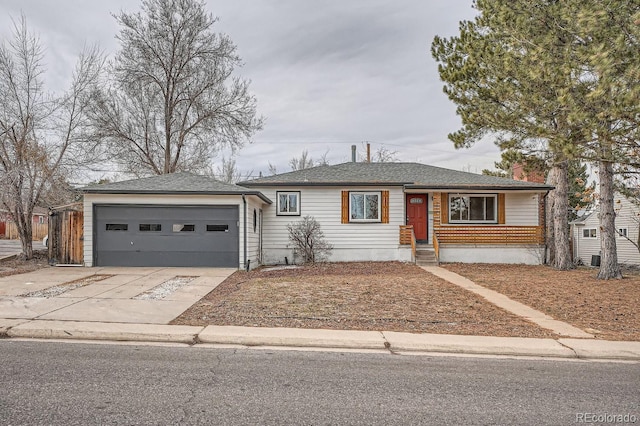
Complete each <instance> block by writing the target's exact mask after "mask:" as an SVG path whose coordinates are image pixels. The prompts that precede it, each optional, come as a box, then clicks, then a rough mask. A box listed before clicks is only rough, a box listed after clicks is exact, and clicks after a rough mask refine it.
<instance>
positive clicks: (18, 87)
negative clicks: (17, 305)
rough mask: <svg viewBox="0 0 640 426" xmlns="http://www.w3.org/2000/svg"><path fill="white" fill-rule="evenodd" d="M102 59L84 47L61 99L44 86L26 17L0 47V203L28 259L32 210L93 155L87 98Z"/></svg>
mask: <svg viewBox="0 0 640 426" xmlns="http://www.w3.org/2000/svg"><path fill="white" fill-rule="evenodd" d="M102 64H103V60H102V57H101V55H100V53H99V51H98V49H97V48H92V49H86V50H85V52H84V53H82V54H81V55H80V57H79V60H78V63H77V65H76V68H75V71H74V72H73V76H72V82H71V87H70V89H69V90H68V91H67V92H66V93H64V94H62V95H61V96H54V95H52V94H49V93H47V91H46V90H45V87H44V82H43V74H44V71H45V69H44V58H43V50H42V47H41V45H40V41H39V39H38V37H36V36H35V35H33V34H31V33H29V31H28V29H27V23H26V19H25V18H24V17H22V19H21V20H20V22H19V23H14V33H13V35H12V37H11V38H10V39H9V40H8V41H5V42H3V43H2V45H1V46H0V99H1V101H0V202H1V203H2V207H3V208H4V209H6V210H7V211H9V212H10V215H11V218H12V219H13V220H14V221H15V223H16V227H17V230H18V234H19V236H20V241H21V243H22V254H23V256H24V257H25V258H27V259H29V258H31V257H33V243H32V236H33V229H32V215H33V209H34V207H35V206H37V205H38V204H39V202H40V201H41V199H42V197H43V194H45V193H49V194H51V193H53V189H55V188H54V187H55V186H56V185H58V184H59V183H60V182H64V181H65V177H67V176H71V175H72V173H74V172H75V171H76V170H77V168H78V167H79V166H80V165H81V164H82V162H83V161H88V157H89V155H90V154H91V153H92V152H94V149H93V146H92V145H91V144H90V140H89V139H88V138H87V132H86V124H87V123H86V110H87V107H88V105H89V99H88V94H89V92H90V90H91V87H92V85H93V82H94V81H96V80H97V79H98V76H99V73H100V68H101V66H102Z"/></svg>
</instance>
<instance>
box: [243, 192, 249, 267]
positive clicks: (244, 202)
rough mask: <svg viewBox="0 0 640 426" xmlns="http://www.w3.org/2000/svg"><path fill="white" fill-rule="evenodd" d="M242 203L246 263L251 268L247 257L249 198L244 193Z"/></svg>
mask: <svg viewBox="0 0 640 426" xmlns="http://www.w3.org/2000/svg"><path fill="white" fill-rule="evenodd" d="M242 204H243V205H244V208H243V211H244V229H243V231H242V235H243V240H244V244H243V245H244V265H245V269H246V270H247V271H248V270H249V260H248V259H247V199H246V197H245V195H244V194H242Z"/></svg>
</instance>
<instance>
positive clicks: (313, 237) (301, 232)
mask: <svg viewBox="0 0 640 426" xmlns="http://www.w3.org/2000/svg"><path fill="white" fill-rule="evenodd" d="M287 230H288V231H289V241H291V243H292V244H293V247H294V254H296V255H300V256H302V260H303V262H304V263H316V262H322V261H325V260H327V258H328V256H329V254H330V253H331V250H332V249H333V246H332V245H331V244H329V243H328V242H327V241H326V240H325V239H324V233H323V232H322V230H321V229H320V224H319V223H318V221H317V220H316V219H315V218H314V217H312V216H305V217H304V218H303V219H302V220H300V221H298V222H294V223H290V224H288V225H287Z"/></svg>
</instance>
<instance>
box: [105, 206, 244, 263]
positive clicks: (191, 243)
mask: <svg viewBox="0 0 640 426" xmlns="http://www.w3.org/2000/svg"><path fill="white" fill-rule="evenodd" d="M94 226H95V232H94V236H95V243H94V250H95V251H94V253H95V265H97V266H225V267H235V268H237V267H238V245H239V244H238V241H239V233H238V206H215V207H213V206H193V207H184V206H122V205H119V206H95V209H94Z"/></svg>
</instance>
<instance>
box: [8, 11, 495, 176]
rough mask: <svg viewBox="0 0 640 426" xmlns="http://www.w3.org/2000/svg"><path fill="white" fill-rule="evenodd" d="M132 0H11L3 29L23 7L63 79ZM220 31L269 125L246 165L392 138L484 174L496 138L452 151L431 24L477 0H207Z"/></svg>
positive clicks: (425, 159) (396, 144)
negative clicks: (235, 50) (80, 54)
mask: <svg viewBox="0 0 640 426" xmlns="http://www.w3.org/2000/svg"><path fill="white" fill-rule="evenodd" d="M138 7H139V2H137V1H131V0H130V1H124V0H107V1H83V0H56V1H51V0H2V2H1V3H0V35H1V36H2V37H3V38H6V36H7V35H8V34H9V32H10V30H11V26H12V23H11V19H12V18H13V19H19V16H20V13H21V12H22V13H24V15H25V16H26V18H27V22H28V25H29V27H30V29H31V30H32V31H34V32H36V33H38V34H39V35H40V39H41V42H42V44H43V45H44V46H45V48H46V51H47V56H46V60H47V68H48V73H47V75H46V82H47V85H48V87H49V88H51V89H59V88H63V87H64V86H65V85H66V83H67V82H68V78H69V76H70V73H71V70H72V67H73V64H74V62H75V59H76V57H77V54H78V52H79V51H80V50H81V48H82V46H83V45H84V44H93V43H98V44H99V45H100V46H101V48H102V49H103V50H104V51H105V53H106V54H108V55H109V56H113V54H114V53H115V52H116V51H117V50H118V48H119V46H118V43H117V41H116V40H115V35H116V33H117V32H118V26H117V25H116V23H115V20H114V18H113V17H112V16H111V13H114V12H117V11H119V10H120V9H124V10H127V11H133V10H136V9H138ZM208 9H209V11H210V12H211V13H213V14H214V15H215V16H217V17H218V18H219V22H218V24H217V26H216V29H217V31H220V32H224V33H227V34H228V35H229V36H230V37H231V39H232V40H233V41H234V42H235V43H236V45H237V47H238V52H239V54H240V56H241V57H242V59H243V61H244V66H243V67H242V68H240V69H239V70H238V74H239V75H240V76H242V77H243V78H246V79H249V80H251V82H252V83H251V88H252V92H253V93H254V94H255V96H256V97H257V100H258V110H259V113H260V114H261V115H263V116H264V117H265V118H266V124H265V126H264V129H263V130H262V131H261V132H259V133H257V134H256V135H255V136H254V137H253V142H252V143H251V144H249V145H246V146H245V147H244V148H243V149H242V150H240V151H239V152H238V155H237V165H238V168H239V169H240V170H241V171H244V172H248V171H250V170H253V171H254V173H255V174H257V173H258V172H260V171H262V172H263V173H266V172H267V169H268V163H269V162H271V163H272V164H273V165H275V166H276V167H277V169H278V172H284V171H289V166H288V160H289V159H290V158H291V157H294V156H299V155H300V153H301V152H302V150H303V149H307V150H308V151H309V152H310V154H311V156H312V157H313V158H318V157H320V156H321V155H322V154H324V153H325V152H326V151H329V153H328V159H329V161H330V162H332V163H338V162H344V161H349V160H350V156H351V154H350V153H351V148H350V147H351V145H353V144H355V145H358V149H359V150H361V149H362V143H363V142H365V141H368V142H370V143H371V145H372V150H373V151H375V150H376V149H378V148H379V147H380V146H381V145H384V146H385V147H386V148H387V149H389V150H391V151H397V158H398V159H399V160H400V161H418V162H422V163H426V164H431V165H436V166H441V167H447V168H451V169H456V170H467V171H472V172H478V173H480V172H481V170H482V169H483V168H493V163H494V162H495V161H497V160H499V151H498V149H497V148H496V147H495V146H494V145H493V143H492V142H491V141H483V142H482V143H479V144H477V145H476V146H475V147H474V148H472V149H468V150H455V149H454V148H453V143H452V142H450V141H449V139H448V138H447V134H448V133H450V132H453V131H456V130H457V129H458V128H459V126H460V121H459V119H458V117H457V116H456V114H455V106H454V105H453V104H452V103H451V102H450V101H449V100H448V99H447V98H446V96H445V95H444V94H443V93H442V83H441V82H440V80H439V77H438V73H437V66H436V63H435V61H434V60H433V59H432V58H431V54H430V45H431V41H432V40H433V37H434V35H436V34H437V35H453V34H456V33H457V30H458V23H459V21H460V20H465V19H471V18H473V16H474V10H473V9H472V8H471V0H432V1H425V0H402V1H390V0H388V1H383V0H348V1H346V0H322V1H311V0H216V1H214V0H210V1H208Z"/></svg>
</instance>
